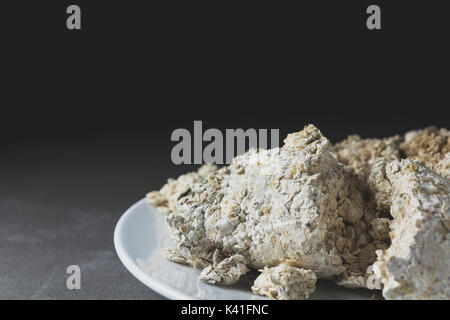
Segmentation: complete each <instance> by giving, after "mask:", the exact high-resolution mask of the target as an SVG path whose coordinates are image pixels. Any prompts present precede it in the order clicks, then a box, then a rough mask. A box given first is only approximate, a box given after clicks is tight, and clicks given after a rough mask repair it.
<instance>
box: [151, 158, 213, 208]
mask: <svg viewBox="0 0 450 320" xmlns="http://www.w3.org/2000/svg"><path fill="white" fill-rule="evenodd" d="M216 170H217V166H215V165H211V164H205V165H203V166H201V167H200V169H199V170H198V171H196V172H189V173H186V174H183V175H181V176H179V177H178V178H177V179H172V178H170V179H168V180H167V183H166V184H165V185H164V186H163V187H162V188H161V190H158V191H151V192H149V193H147V195H146V197H147V200H148V202H149V203H150V204H151V205H152V206H154V207H155V208H157V209H158V210H159V211H161V212H164V213H167V214H168V213H170V212H171V211H173V210H174V208H175V204H176V202H177V200H178V198H180V196H181V195H183V193H185V192H186V191H188V190H189V188H190V187H191V186H192V185H193V184H194V183H196V182H198V181H199V180H200V179H202V178H204V177H206V176H208V175H211V174H212V173H213V172H215V171H216Z"/></svg>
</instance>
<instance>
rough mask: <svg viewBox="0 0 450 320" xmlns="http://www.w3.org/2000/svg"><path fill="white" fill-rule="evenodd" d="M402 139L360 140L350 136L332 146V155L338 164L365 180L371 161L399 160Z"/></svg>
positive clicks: (398, 137)
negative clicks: (382, 159)
mask: <svg viewBox="0 0 450 320" xmlns="http://www.w3.org/2000/svg"><path fill="white" fill-rule="evenodd" d="M402 140H403V139H402V137H400V136H398V135H397V136H394V137H389V138H384V139H362V138H361V137H360V136H358V135H350V136H348V137H347V138H346V139H345V140H343V141H341V142H339V143H337V144H335V145H334V148H333V149H334V154H335V155H336V158H337V159H338V161H339V162H341V163H343V164H344V165H346V166H349V167H350V168H351V169H352V170H353V171H354V172H355V174H356V175H358V176H360V177H361V178H362V179H364V180H365V179H367V177H368V175H369V174H370V169H371V167H372V161H374V160H376V159H378V158H385V159H391V160H393V159H399V158H400V143H401V142H402Z"/></svg>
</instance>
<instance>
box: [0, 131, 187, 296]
mask: <svg viewBox="0 0 450 320" xmlns="http://www.w3.org/2000/svg"><path fill="white" fill-rule="evenodd" d="M131 141H134V142H131ZM163 149H164V148H163ZM3 151H4V152H3V155H2V159H1V160H0V161H1V165H0V241H1V246H0V299H163V297H161V296H160V295H158V294H157V293H155V292H153V291H152V290H150V289H149V288H147V287H146V286H144V285H143V284H141V283H140V282H139V281H138V280H136V279H135V278H134V277H133V276H132V275H131V274H130V273H129V272H128V271H127V270H126V269H125V267H124V266H123V265H122V263H121V262H120V260H119V258H118V257H117V255H116V252H115V250H114V245H113V231H114V227H115V225H116V222H117V220H118V219H119V217H120V216H121V214H122V213H123V212H124V211H125V210H126V209H127V208H128V207H129V206H130V205H132V204H133V203H134V202H136V201H137V200H139V199H140V198H142V197H143V196H144V194H145V192H146V191H148V190H150V189H153V188H157V187H159V186H160V185H161V184H162V183H163V182H164V180H165V179H166V178H167V175H168V174H169V173H168V172H167V171H168V169H167V167H168V164H167V163H168V161H167V159H166V158H167V157H168V156H169V155H168V153H163V154H164V155H165V156H160V157H159V158H158V157H155V153H157V152H158V151H157V148H152V146H149V145H146V144H145V143H144V142H143V141H139V140H136V139H132V138H129V139H128V138H127V137H122V138H121V139H118V138H117V137H108V136H106V137H103V138H102V139H101V140H95V139H93V140H91V141H89V140H83V141H75V140H73V141H65V142H58V143H56V142H54V141H53V142H52V141H48V142H43V141H40V142H36V143H32V142H28V143H27V144H20V143H19V144H16V145H13V146H7V147H5V148H4V150H3ZM163 152H164V151H163ZM185 169H186V168H184V170H185ZM175 170H178V169H175ZM180 170H183V169H181V168H180ZM169 171H170V169H169ZM69 265H78V266H79V267H80V269H81V289H80V290H68V289H67V287H66V279H67V277H68V276H69V275H68V274H66V269H67V267H68V266H69Z"/></svg>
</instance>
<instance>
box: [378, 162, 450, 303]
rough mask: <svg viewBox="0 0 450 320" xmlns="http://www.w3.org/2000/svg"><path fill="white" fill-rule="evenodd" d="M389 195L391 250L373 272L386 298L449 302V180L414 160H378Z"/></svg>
mask: <svg viewBox="0 0 450 320" xmlns="http://www.w3.org/2000/svg"><path fill="white" fill-rule="evenodd" d="M379 166H384V167H385V168H384V172H385V177H386V178H385V179H386V180H387V181H388V182H389V184H390V185H391V188H390V190H389V189H385V188H384V187H383V188H381V189H382V190H383V192H386V193H387V194H389V195H390V197H389V198H390V213H391V215H392V217H393V220H392V221H391V222H390V228H391V233H390V237H391V242H392V244H391V246H390V247H389V248H388V249H387V250H379V251H377V255H378V259H377V262H376V263H375V264H374V266H373V269H374V273H375V275H376V276H377V277H378V278H379V279H381V282H382V283H383V296H384V297H385V298H387V299H449V298H450V268H449V266H448V263H449V261H450V234H449V230H450V181H449V180H448V179H446V178H443V177H441V176H440V175H438V174H436V173H435V172H433V171H432V170H430V169H428V168H426V167H425V166H423V165H422V164H421V163H419V162H418V161H417V160H411V159H405V160H401V161H391V162H388V161H386V160H384V161H381V162H380V164H379Z"/></svg>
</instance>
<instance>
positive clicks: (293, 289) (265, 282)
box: [252, 263, 317, 300]
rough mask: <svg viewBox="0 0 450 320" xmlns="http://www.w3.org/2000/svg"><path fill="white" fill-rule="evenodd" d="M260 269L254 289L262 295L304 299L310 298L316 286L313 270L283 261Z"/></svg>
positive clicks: (286, 298) (280, 298)
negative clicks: (271, 266)
mask: <svg viewBox="0 0 450 320" xmlns="http://www.w3.org/2000/svg"><path fill="white" fill-rule="evenodd" d="M260 271H261V274H260V275H259V276H258V278H256V280H255V282H254V283H253V286H252V291H253V293H255V294H258V295H261V296H267V297H269V298H271V299H278V300H304V299H308V297H309V295H310V294H311V293H313V292H314V290H315V288H316V280H317V277H316V275H315V273H314V272H312V271H311V270H305V269H302V268H297V267H294V266H289V265H286V264H284V263H282V264H280V265H278V266H276V267H273V268H264V269H262V270H260Z"/></svg>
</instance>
